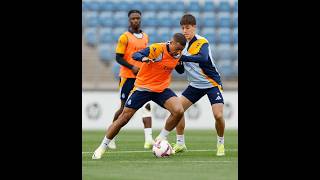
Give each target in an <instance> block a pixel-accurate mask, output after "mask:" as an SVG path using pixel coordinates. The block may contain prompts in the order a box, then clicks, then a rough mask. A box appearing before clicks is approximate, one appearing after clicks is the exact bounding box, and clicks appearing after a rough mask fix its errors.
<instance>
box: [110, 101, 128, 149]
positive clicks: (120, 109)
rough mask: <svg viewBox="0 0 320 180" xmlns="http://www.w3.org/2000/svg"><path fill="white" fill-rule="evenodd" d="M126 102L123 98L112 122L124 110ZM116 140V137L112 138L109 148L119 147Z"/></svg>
mask: <svg viewBox="0 0 320 180" xmlns="http://www.w3.org/2000/svg"><path fill="white" fill-rule="evenodd" d="M125 103H126V101H124V100H121V104H120V108H119V109H118V110H117V111H116V112H115V114H114V116H113V120H112V122H114V121H115V120H117V119H118V117H119V115H120V114H121V113H122V111H123V108H124V105H125ZM115 141H116V138H113V139H112V140H111V142H110V143H109V148H110V149H116V148H117V146H116V142H115Z"/></svg>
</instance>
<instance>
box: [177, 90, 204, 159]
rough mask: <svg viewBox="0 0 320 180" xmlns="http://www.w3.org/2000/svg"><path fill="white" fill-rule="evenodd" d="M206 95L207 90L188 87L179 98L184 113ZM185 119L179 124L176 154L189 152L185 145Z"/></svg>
mask: <svg viewBox="0 0 320 180" xmlns="http://www.w3.org/2000/svg"><path fill="white" fill-rule="evenodd" d="M205 93H206V90H202V89H197V88H194V87H192V86H188V87H187V88H186V89H185V90H184V91H183V93H182V95H181V96H180V97H179V100H180V102H181V104H182V106H183V109H184V111H186V110H187V109H188V108H189V107H190V106H191V105H192V104H194V103H196V102H197V101H198V100H199V99H200V98H201V97H203V96H204V95H205ZM184 129H185V119H184V117H183V118H182V119H181V121H180V122H179V124H178V125H177V127H176V132H177V139H176V143H175V144H172V146H173V149H174V150H175V152H176V153H179V152H183V151H186V150H187V146H186V145H185V138H184V137H185V136H184Z"/></svg>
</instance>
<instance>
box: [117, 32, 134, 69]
mask: <svg viewBox="0 0 320 180" xmlns="http://www.w3.org/2000/svg"><path fill="white" fill-rule="evenodd" d="M127 44H128V38H127V36H126V35H124V34H122V35H121V36H120V37H119V40H118V44H117V48H116V61H117V62H118V63H119V64H120V65H122V66H124V67H127V68H129V69H131V70H132V69H133V68H134V66H133V65H132V64H130V63H128V61H126V60H125V59H123V56H124V53H125V51H126V48H127Z"/></svg>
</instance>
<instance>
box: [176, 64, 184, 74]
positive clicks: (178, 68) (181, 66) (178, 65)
mask: <svg viewBox="0 0 320 180" xmlns="http://www.w3.org/2000/svg"><path fill="white" fill-rule="evenodd" d="M175 70H176V71H177V72H178V73H179V74H182V73H184V67H183V62H181V61H179V63H178V64H177V66H176V67H175Z"/></svg>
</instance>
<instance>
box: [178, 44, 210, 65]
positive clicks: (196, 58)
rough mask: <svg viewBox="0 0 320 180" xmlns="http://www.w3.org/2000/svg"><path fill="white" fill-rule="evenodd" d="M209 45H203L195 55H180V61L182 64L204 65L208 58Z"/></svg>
mask: <svg viewBox="0 0 320 180" xmlns="http://www.w3.org/2000/svg"><path fill="white" fill-rule="evenodd" d="M208 47H209V45H208V43H205V44H203V45H202V46H201V48H200V51H199V53H198V54H196V55H192V56H185V55H182V56H181V58H180V61H182V62H195V63H204V62H207V61H208V56H209V48H208Z"/></svg>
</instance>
